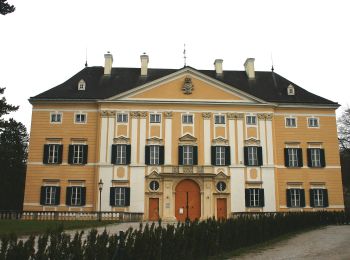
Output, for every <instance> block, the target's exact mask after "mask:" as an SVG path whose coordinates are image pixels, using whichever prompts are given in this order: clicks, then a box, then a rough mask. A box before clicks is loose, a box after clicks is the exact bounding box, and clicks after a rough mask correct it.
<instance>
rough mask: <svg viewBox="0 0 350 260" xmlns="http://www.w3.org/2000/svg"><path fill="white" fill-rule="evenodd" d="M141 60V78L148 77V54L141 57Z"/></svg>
mask: <svg viewBox="0 0 350 260" xmlns="http://www.w3.org/2000/svg"><path fill="white" fill-rule="evenodd" d="M140 59H141V76H143V77H147V70H148V61H149V59H148V55H146V53H143V54H142V55H141V56H140Z"/></svg>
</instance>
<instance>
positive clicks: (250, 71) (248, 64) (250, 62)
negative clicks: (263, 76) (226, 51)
mask: <svg viewBox="0 0 350 260" xmlns="http://www.w3.org/2000/svg"><path fill="white" fill-rule="evenodd" d="M254 61H255V59H254V58H248V59H247V60H246V61H245V62H244V68H245V72H246V73H247V76H248V79H255V70H254Z"/></svg>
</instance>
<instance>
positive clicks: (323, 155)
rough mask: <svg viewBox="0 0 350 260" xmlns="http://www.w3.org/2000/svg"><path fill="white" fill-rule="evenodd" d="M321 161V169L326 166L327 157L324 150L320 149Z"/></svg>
mask: <svg viewBox="0 0 350 260" xmlns="http://www.w3.org/2000/svg"><path fill="white" fill-rule="evenodd" d="M320 161H321V167H325V166H326V157H325V154H324V149H320Z"/></svg>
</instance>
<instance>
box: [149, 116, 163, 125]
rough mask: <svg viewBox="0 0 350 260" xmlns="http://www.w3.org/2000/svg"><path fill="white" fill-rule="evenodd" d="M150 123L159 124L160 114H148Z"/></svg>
mask: <svg viewBox="0 0 350 260" xmlns="http://www.w3.org/2000/svg"><path fill="white" fill-rule="evenodd" d="M149 120H150V123H160V120H161V114H150V119H149Z"/></svg>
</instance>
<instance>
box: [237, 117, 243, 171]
mask: <svg viewBox="0 0 350 260" xmlns="http://www.w3.org/2000/svg"><path fill="white" fill-rule="evenodd" d="M243 130H244V129H243V119H242V118H237V144H238V147H237V149H238V152H237V154H238V164H240V165H243V164H244V158H243V147H244V142H243V141H244V136H243Z"/></svg>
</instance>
